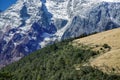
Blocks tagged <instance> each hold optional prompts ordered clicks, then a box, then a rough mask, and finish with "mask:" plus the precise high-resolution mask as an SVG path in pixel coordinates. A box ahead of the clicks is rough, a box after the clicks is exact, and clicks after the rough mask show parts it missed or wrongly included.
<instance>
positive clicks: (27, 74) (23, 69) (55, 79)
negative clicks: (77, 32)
mask: <svg viewBox="0 0 120 80" xmlns="http://www.w3.org/2000/svg"><path fill="white" fill-rule="evenodd" d="M71 41H72V40H67V41H62V42H60V43H56V44H53V45H49V46H47V47H45V48H43V49H41V50H38V51H36V52H34V53H32V54H30V55H28V56H26V57H24V58H23V59H21V60H20V61H18V62H15V63H13V64H11V65H9V66H7V67H5V68H3V69H2V70H0V78H2V79H8V78H9V79H11V80H120V76H119V75H113V74H109V75H108V74H105V73H103V72H101V71H100V70H98V69H96V68H92V67H91V66H89V65H86V66H83V64H85V63H87V62H88V61H89V59H90V58H91V57H95V56H96V55H98V54H99V53H97V52H95V51H92V50H91V49H87V48H86V47H85V46H82V45H81V47H79V48H78V47H75V46H72V45H71Z"/></svg>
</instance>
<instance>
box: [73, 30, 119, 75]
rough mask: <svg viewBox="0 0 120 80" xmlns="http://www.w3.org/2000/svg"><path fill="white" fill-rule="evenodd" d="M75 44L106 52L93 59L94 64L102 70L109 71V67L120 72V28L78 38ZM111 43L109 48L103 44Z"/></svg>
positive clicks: (92, 63)
mask: <svg viewBox="0 0 120 80" xmlns="http://www.w3.org/2000/svg"><path fill="white" fill-rule="evenodd" d="M73 44H74V45H76V46H78V44H84V45H89V46H91V48H92V49H93V50H99V52H102V53H104V54H101V55H100V56H98V57H96V58H94V59H93V60H92V61H91V63H90V64H91V65H92V66H97V67H99V69H101V70H102V71H107V72H109V70H107V69H108V67H109V68H110V69H113V70H114V72H115V73H117V74H120V28H118V29H113V30H109V31H105V32H102V33H98V34H95V35H91V36H88V37H85V38H82V39H76V40H74V41H73ZM105 44H106V45H109V46H108V47H109V50H105V49H103V45H105Z"/></svg>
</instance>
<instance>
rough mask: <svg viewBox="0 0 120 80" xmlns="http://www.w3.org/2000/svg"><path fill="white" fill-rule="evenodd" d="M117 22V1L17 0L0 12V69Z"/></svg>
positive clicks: (119, 10)
mask: <svg viewBox="0 0 120 80" xmlns="http://www.w3.org/2000/svg"><path fill="white" fill-rule="evenodd" d="M119 23H120V3H119V1H118V0H117V1H111V0H106V1H105V0H97V1H96V0H18V1H17V2H16V4H14V5H12V6H11V7H10V8H9V9H7V10H6V11H4V12H2V13H0V66H1V67H3V66H5V65H6V64H9V63H11V62H14V61H17V60H19V59H21V58H22V57H24V56H26V55H28V54H30V53H31V52H33V51H36V50H38V49H40V48H42V47H44V46H46V45H47V44H52V43H53V42H54V41H59V40H61V39H66V38H71V37H77V36H79V35H81V34H83V33H86V34H89V33H92V32H100V31H104V30H109V29H112V28H117V27H120V26H119V25H120V24H119Z"/></svg>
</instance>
